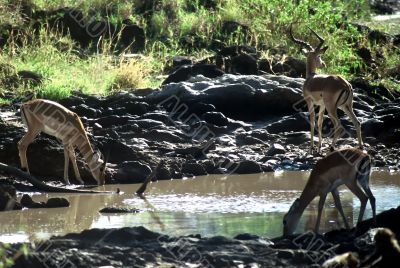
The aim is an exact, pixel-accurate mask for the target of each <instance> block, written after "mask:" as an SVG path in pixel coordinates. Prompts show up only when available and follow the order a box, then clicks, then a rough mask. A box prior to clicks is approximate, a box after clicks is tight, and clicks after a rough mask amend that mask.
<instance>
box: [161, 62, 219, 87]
mask: <svg viewBox="0 0 400 268" xmlns="http://www.w3.org/2000/svg"><path fill="white" fill-rule="evenodd" d="M199 74H201V75H203V76H205V77H208V78H215V77H218V76H221V75H223V74H224V72H223V71H222V70H220V69H218V67H217V66H216V65H211V64H200V65H184V66H181V67H179V68H178V69H177V70H176V71H175V72H173V73H172V74H171V75H169V76H168V77H167V79H165V80H164V81H163V83H162V84H163V85H166V84H169V83H178V82H181V81H186V80H188V79H189V78H191V77H194V76H196V75H199Z"/></svg>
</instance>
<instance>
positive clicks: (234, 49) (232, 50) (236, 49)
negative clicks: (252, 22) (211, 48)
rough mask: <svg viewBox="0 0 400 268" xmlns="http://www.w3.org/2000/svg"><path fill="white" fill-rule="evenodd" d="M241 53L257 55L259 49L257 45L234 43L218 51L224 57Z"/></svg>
mask: <svg viewBox="0 0 400 268" xmlns="http://www.w3.org/2000/svg"><path fill="white" fill-rule="evenodd" d="M241 53H246V54H250V55H255V54H257V49H256V48H255V47H252V46H247V45H233V46H228V47H224V48H222V49H221V50H220V51H218V55H220V56H223V57H235V56H238V55H240V54H241Z"/></svg>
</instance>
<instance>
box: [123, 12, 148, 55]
mask: <svg viewBox="0 0 400 268" xmlns="http://www.w3.org/2000/svg"><path fill="white" fill-rule="evenodd" d="M123 24H124V25H123V26H122V29H121V31H120V36H119V42H120V45H121V46H122V48H123V49H125V48H128V47H130V51H131V52H133V53H135V52H139V51H143V50H144V48H145V45H146V36H145V32H144V29H143V28H142V27H140V26H138V25H135V24H133V22H132V21H131V20H128V19H125V20H124V21H123Z"/></svg>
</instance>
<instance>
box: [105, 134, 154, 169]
mask: <svg viewBox="0 0 400 268" xmlns="http://www.w3.org/2000/svg"><path fill="white" fill-rule="evenodd" d="M98 146H99V148H100V151H101V152H103V154H104V155H106V156H107V157H108V161H109V162H110V163H115V164H119V163H122V162H124V161H134V160H147V157H146V156H145V155H143V153H141V152H140V151H137V150H135V149H133V148H131V147H129V146H128V145H126V144H125V143H123V142H121V141H120V140H115V139H102V141H101V142H100V143H99V144H98Z"/></svg>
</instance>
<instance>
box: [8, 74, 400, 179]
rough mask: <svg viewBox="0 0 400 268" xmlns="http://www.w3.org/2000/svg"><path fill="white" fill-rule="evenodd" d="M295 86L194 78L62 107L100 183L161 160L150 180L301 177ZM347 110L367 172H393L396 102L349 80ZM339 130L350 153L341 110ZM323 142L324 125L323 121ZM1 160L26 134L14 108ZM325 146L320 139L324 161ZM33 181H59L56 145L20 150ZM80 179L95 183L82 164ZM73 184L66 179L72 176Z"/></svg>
mask: <svg viewBox="0 0 400 268" xmlns="http://www.w3.org/2000/svg"><path fill="white" fill-rule="evenodd" d="M303 81H304V80H303V79H301V78H289V77H286V76H274V75H265V76H241V75H230V74H226V75H223V76H220V77H218V78H215V79H210V78H206V77H204V76H201V75H200V76H196V77H193V78H191V79H190V80H189V81H185V82H179V83H170V84H167V85H165V86H163V87H162V88H161V89H142V90H136V91H132V92H125V93H118V94H115V95H111V96H108V97H96V96H85V95H82V94H79V93H78V92H77V93H76V94H75V95H74V96H72V97H69V98H66V99H63V100H61V101H60V103H61V104H63V105H65V106H66V107H67V108H69V109H71V110H72V111H74V112H76V113H77V114H78V115H79V116H80V117H81V118H82V120H83V122H84V125H85V126H86V127H87V129H88V133H89V134H90V140H91V141H92V143H93V145H94V146H95V148H98V149H99V150H100V151H101V152H102V153H103V155H105V156H106V155H107V156H108V161H109V163H110V164H109V166H108V174H107V179H106V182H107V183H138V182H142V181H143V180H144V179H145V177H146V176H147V175H148V174H150V173H151V171H152V169H154V168H155V167H156V166H157V164H158V163H159V161H160V160H164V161H163V166H162V167H161V168H159V169H158V170H157V173H156V176H155V179H157V180H163V179H171V178H182V177H184V176H187V177H191V176H199V175H206V174H221V173H237V174H246V173H258V172H268V171H274V170H308V169H311V168H312V166H313V164H314V163H315V162H316V161H317V160H318V159H319V158H320V157H321V156H318V155H310V154H308V149H309V144H310V134H309V122H308V113H307V112H306V109H305V103H304V102H303V100H302V95H301V87H302V83H303ZM353 87H354V92H355V93H354V110H355V113H356V115H357V116H358V119H359V120H360V121H361V122H362V134H363V139H364V141H365V143H366V149H367V150H368V152H369V153H370V154H371V155H372V156H373V158H374V165H375V167H379V168H387V169H391V170H398V159H399V153H400V152H399V150H400V149H399V146H398V145H399V144H398V141H399V133H400V132H399V128H400V125H399V122H400V120H399V117H400V102H399V100H398V99H397V98H395V97H393V96H392V95H391V94H390V93H389V92H387V94H384V93H385V91H383V90H381V91H380V92H381V93H382V94H381V95H379V96H378V95H376V90H378V89H377V88H376V87H373V86H371V85H368V84H367V83H365V82H364V81H363V80H361V79H358V80H354V81H353ZM339 116H340V118H341V119H342V124H343V125H344V127H345V129H346V130H347V132H346V134H345V136H343V137H342V139H341V140H340V141H339V147H340V146H345V145H349V146H356V145H357V143H356V139H355V138H354V137H355V131H354V127H353V125H352V124H351V122H350V121H349V120H348V119H347V117H345V116H344V114H343V113H342V112H340V111H339ZM325 117H326V120H325V122H324V128H323V133H324V136H326V137H329V136H330V133H331V130H332V126H331V122H330V120H329V118H328V117H327V116H325ZM1 118H2V119H1V121H0V128H1V133H0V148H1V150H0V161H1V162H4V163H6V164H9V165H13V166H16V167H18V166H19V156H18V149H17V142H18V141H19V140H20V139H21V137H22V136H23V135H24V133H25V129H24V128H23V126H22V123H21V119H20V115H19V110H18V105H17V104H16V105H14V106H2V107H1ZM328 142H330V139H329V138H325V139H324V144H323V146H324V147H323V154H325V153H326V152H328ZM28 160H29V165H30V169H31V172H32V173H33V174H34V175H36V176H37V177H40V178H43V179H44V180H50V181H57V180H59V181H62V178H63V167H64V154H63V149H62V146H61V144H60V143H59V142H58V141H57V140H56V139H54V138H52V137H49V136H47V135H44V134H41V135H40V136H39V138H37V139H36V140H35V142H34V143H32V144H31V145H30V146H29V148H28ZM78 162H79V163H78V165H79V167H80V171H81V174H82V176H83V178H84V180H86V181H87V182H88V183H93V184H94V183H95V181H94V180H93V179H92V177H91V175H90V173H89V172H88V171H87V169H86V168H85V165H84V163H83V162H82V161H78ZM69 174H70V176H71V177H72V182H75V183H76V181H75V180H74V179H73V171H72V170H70V173H69Z"/></svg>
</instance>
